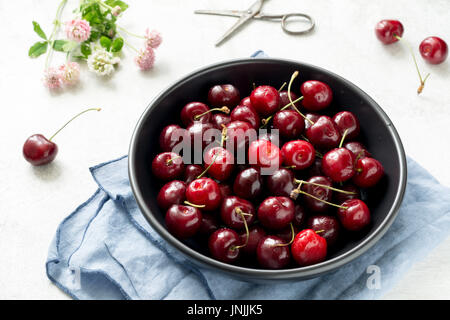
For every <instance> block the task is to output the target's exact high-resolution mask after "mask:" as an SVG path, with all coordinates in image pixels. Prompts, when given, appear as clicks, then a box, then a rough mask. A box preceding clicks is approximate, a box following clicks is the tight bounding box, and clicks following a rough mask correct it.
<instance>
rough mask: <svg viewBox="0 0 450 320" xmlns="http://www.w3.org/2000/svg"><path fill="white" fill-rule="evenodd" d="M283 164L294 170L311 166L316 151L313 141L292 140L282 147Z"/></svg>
mask: <svg viewBox="0 0 450 320" xmlns="http://www.w3.org/2000/svg"><path fill="white" fill-rule="evenodd" d="M281 156H282V158H283V164H284V165H285V166H287V167H290V168H292V169H294V170H303V169H306V168H308V167H309V166H311V165H312V164H313V162H314V158H315V157H316V151H315V149H314V147H313V145H312V144H311V143H309V142H308V141H304V140H292V141H289V142H287V143H285V144H284V145H283V147H282V148H281Z"/></svg>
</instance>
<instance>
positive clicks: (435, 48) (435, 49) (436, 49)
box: [419, 37, 448, 64]
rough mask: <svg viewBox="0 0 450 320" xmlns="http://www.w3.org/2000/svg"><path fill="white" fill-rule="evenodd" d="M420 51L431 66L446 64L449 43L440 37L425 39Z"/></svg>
mask: <svg viewBox="0 0 450 320" xmlns="http://www.w3.org/2000/svg"><path fill="white" fill-rule="evenodd" d="M419 51H420V54H421V55H422V58H424V59H425V61H427V62H428V63H431V64H439V63H442V62H444V61H445V59H447V55H448V47H447V43H445V41H444V40H442V39H441V38H439V37H428V38H425V39H424V40H423V41H422V42H421V43H420V46H419Z"/></svg>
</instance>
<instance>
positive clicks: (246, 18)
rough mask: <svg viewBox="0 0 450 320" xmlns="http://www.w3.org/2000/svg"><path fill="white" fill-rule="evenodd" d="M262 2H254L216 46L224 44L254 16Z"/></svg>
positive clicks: (262, 0)
mask: <svg viewBox="0 0 450 320" xmlns="http://www.w3.org/2000/svg"><path fill="white" fill-rule="evenodd" d="M263 2H264V0H258V1H256V2H255V3H254V4H253V5H252V6H251V7H250V8H248V10H247V11H246V12H245V14H242V15H241V16H240V18H239V20H238V21H236V23H235V24H234V25H233V26H232V27H231V28H230V29H228V31H227V32H225V34H224V35H223V36H222V37H221V38H220V39H219V40H218V41H217V42H216V46H218V45H220V44H221V43H222V42H224V41H225V40H226V39H227V38H228V37H229V36H230V35H231V34H232V33H234V32H235V31H236V30H237V29H239V28H240V27H241V26H242V25H244V24H245V23H246V22H247V21H249V20H250V19H252V18H253V17H254V16H256V15H257V14H258V13H259V12H260V11H261V8H262V5H263Z"/></svg>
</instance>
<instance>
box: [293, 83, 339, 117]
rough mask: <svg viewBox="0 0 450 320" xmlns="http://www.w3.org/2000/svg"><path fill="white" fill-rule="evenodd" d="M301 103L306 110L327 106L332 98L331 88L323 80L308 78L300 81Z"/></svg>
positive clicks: (316, 109)
mask: <svg viewBox="0 0 450 320" xmlns="http://www.w3.org/2000/svg"><path fill="white" fill-rule="evenodd" d="M300 91H301V93H302V95H303V100H302V105H303V107H304V108H305V109H306V110H309V111H319V110H323V109H325V108H327V107H328V106H329V105H330V103H331V101H332V100H333V92H332V91H331V88H330V87H329V86H328V85H327V84H326V83H324V82H321V81H317V80H308V81H305V82H303V83H302V85H301V86H300Z"/></svg>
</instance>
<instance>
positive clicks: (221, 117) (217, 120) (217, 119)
mask: <svg viewBox="0 0 450 320" xmlns="http://www.w3.org/2000/svg"><path fill="white" fill-rule="evenodd" d="M230 122H231V117H230V116H229V115H227V114H224V113H220V112H219V113H214V114H212V115H211V124H212V125H213V127H214V128H216V129H217V130H222V128H223V127H222V125H224V126H226V125H227V124H229V123H230Z"/></svg>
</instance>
